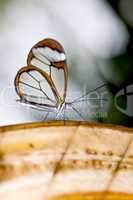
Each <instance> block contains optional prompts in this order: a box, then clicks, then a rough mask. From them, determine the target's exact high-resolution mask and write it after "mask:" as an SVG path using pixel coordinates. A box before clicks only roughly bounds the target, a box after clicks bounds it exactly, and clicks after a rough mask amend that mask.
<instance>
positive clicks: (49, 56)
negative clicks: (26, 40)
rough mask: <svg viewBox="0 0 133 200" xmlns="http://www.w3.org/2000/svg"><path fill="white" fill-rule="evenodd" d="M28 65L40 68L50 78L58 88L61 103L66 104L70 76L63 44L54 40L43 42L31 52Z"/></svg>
mask: <svg viewBox="0 0 133 200" xmlns="http://www.w3.org/2000/svg"><path fill="white" fill-rule="evenodd" d="M27 64H28V65H32V66H35V67H38V68H40V69H41V70H43V71H45V72H46V73H47V74H48V75H49V76H50V78H51V79H52V81H53V82H54V83H55V86H56V87H57V90H58V92H59V95H60V97H61V98H60V99H62V100H61V101H62V102H64V101H65V98H66V92H67V76H68V75H67V64H66V54H65V51H64V49H63V47H62V46H61V44H60V43H59V42H57V41H55V40H53V39H45V40H42V41H41V42H39V43H37V44H36V45H35V46H33V47H32V49H31V50H30V53H29V55H28V58H27ZM57 70H58V71H57ZM57 72H58V73H57ZM59 72H60V73H59ZM62 78H63V80H62V81H61V79H62ZM61 82H62V83H61Z"/></svg>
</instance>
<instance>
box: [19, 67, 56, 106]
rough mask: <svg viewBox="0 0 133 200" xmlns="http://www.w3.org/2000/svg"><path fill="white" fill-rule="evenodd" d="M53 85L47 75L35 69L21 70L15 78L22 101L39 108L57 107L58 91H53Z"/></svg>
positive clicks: (24, 68)
mask: <svg viewBox="0 0 133 200" xmlns="http://www.w3.org/2000/svg"><path fill="white" fill-rule="evenodd" d="M51 85H53V83H52V82H51V80H50V79H49V77H47V74H46V73H44V72H42V71H40V70H38V69H37V68H35V67H23V68H21V69H20V70H19V72H18V73H17V75H16V78H15V87H16V91H17V94H18V95H19V96H20V99H21V100H23V101H25V102H28V103H31V104H32V105H37V106H39V105H40V106H47V107H56V102H57V101H56V98H55V97H56V91H55V90H53V88H52V89H51V87H52V86H51ZM53 87H54V85H53ZM54 92H55V93H54Z"/></svg>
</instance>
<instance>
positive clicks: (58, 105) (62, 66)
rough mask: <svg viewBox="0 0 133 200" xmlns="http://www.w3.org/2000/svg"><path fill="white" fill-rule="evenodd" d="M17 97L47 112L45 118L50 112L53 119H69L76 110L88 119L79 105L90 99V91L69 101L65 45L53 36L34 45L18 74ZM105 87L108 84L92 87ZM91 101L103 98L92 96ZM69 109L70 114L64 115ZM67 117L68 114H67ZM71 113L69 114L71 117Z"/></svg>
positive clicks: (78, 116)
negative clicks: (78, 107)
mask: <svg viewBox="0 0 133 200" xmlns="http://www.w3.org/2000/svg"><path fill="white" fill-rule="evenodd" d="M14 84H15V89H16V92H17V94H18V96H19V97H20V99H19V100H18V101H19V102H21V103H24V105H28V106H30V107H31V108H34V109H36V110H39V111H43V112H45V117H44V120H46V119H48V116H49V115H50V114H52V115H53V114H54V116H53V118H54V119H62V118H64V119H65V118H66V119H69V117H70V114H71V113H72V112H73V113H74V114H76V115H77V118H80V119H81V120H85V118H84V116H82V114H81V112H80V111H79V110H78V109H77V108H76V105H78V104H81V103H82V105H81V108H82V107H83V102H88V101H89V100H90V98H88V97H87V95H88V94H90V92H91V91H89V92H87V93H86V94H84V95H82V96H80V97H78V98H75V99H74V100H73V101H70V102H67V101H66V96H67V88H68V68H67V59H66V54H65V51H64V48H63V47H62V45H61V44H60V43H59V42H57V41H56V40H54V39H51V38H48V39H44V40H42V41H40V42H38V43H37V44H35V45H34V46H33V47H32V48H31V50H30V52H29V54H28V57H27V66H25V67H22V68H21V69H20V70H19V71H18V73H17V75H16V77H15V81H14ZM103 87H105V84H103V85H100V86H99V87H97V88H95V89H94V90H92V91H93V92H94V91H96V90H98V89H100V88H103ZM91 100H100V99H96V98H91ZM66 111H67V112H68V113H69V114H68V115H65V113H66ZM66 116H67V117H66ZM68 116H69V117H68Z"/></svg>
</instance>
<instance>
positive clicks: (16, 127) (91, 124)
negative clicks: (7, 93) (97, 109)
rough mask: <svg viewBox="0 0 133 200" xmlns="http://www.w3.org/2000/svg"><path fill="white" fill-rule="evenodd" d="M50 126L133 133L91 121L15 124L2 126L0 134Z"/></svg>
mask: <svg viewBox="0 0 133 200" xmlns="http://www.w3.org/2000/svg"><path fill="white" fill-rule="evenodd" d="M48 126H51V127H52V126H56V127H58V126H88V127H90V128H99V129H101V128H107V129H111V130H118V131H121V132H128V133H133V128H128V127H124V126H120V125H114V124H105V123H97V122H89V121H58V120H57V121H47V122H31V123H22V124H14V125H8V126H1V127H0V133H2V132H6V131H16V130H23V129H33V128H41V127H48Z"/></svg>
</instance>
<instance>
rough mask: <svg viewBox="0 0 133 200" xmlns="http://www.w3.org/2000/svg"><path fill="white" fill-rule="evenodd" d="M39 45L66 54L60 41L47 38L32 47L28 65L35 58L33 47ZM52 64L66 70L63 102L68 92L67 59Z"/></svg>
mask: <svg viewBox="0 0 133 200" xmlns="http://www.w3.org/2000/svg"><path fill="white" fill-rule="evenodd" d="M37 47H38V48H39V47H50V48H51V49H53V50H57V51H58V52H60V53H64V54H65V50H64V48H63V47H62V45H61V44H60V43H59V42H58V41H56V40H55V39H52V38H47V39H44V40H42V41H40V42H38V43H37V44H35V45H34V46H33V47H32V48H31V50H30V52H29V54H28V57H27V65H30V64H31V60H32V58H33V54H32V49H33V48H37ZM65 55H66V54H65ZM51 65H52V66H53V67H55V68H56V69H58V70H60V69H62V70H63V71H64V95H63V101H62V103H64V101H65V98H66V94H67V81H68V69H67V61H66V60H65V61H62V62H53V63H51Z"/></svg>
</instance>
